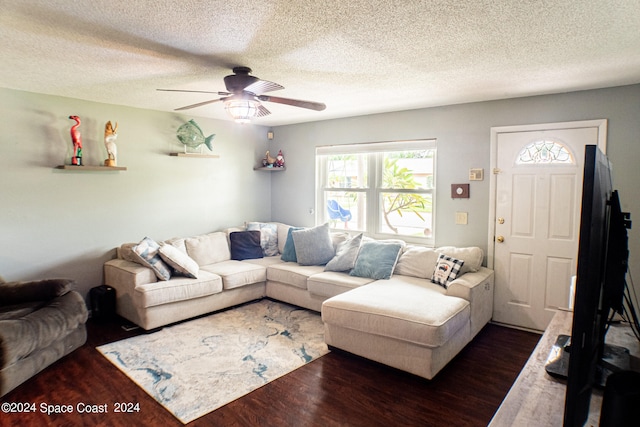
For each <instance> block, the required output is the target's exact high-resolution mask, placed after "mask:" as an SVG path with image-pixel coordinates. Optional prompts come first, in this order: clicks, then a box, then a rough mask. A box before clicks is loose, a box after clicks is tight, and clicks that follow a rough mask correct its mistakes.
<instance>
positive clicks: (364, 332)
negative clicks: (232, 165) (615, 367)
mask: <svg viewBox="0 0 640 427" xmlns="http://www.w3.org/2000/svg"><path fill="white" fill-rule="evenodd" d="M249 226H250V227H249V228H250V229H251V228H252V230H251V231H247V230H246V229H245V228H244V227H242V228H240V227H239V228H233V229H228V230H224V231H219V232H214V233H209V234H205V235H200V236H194V237H187V238H178V239H171V240H169V241H166V242H162V243H160V244H157V243H155V242H153V241H151V240H150V239H146V238H145V240H144V241H143V242H139V243H130V244H124V245H122V246H121V247H119V248H117V257H116V259H112V260H110V261H108V262H106V263H105V266H104V275H105V284H106V285H109V286H111V287H113V288H115V290H116V298H117V303H116V310H117V313H118V314H119V315H121V316H122V317H124V318H126V319H128V320H130V321H131V322H133V323H135V324H137V325H139V326H141V327H142V328H144V329H147V330H149V329H155V328H158V327H161V326H164V325H167V324H170V323H174V322H177V321H181V320H185V319H189V318H191V317H195V316H198V315H202V314H206V313H209V312H212V311H216V310H219V309H223V308H227V307H231V306H234V305H237V304H241V303H244V302H248V301H252V300H256V299H260V298H263V297H269V298H272V299H276V300H279V301H283V302H286V303H290V304H294V305H298V306H301V307H305V308H309V309H311V310H315V311H318V312H321V313H322V319H323V321H324V323H325V341H326V342H327V344H328V345H329V346H331V347H334V348H339V349H343V350H346V351H348V352H351V353H354V354H357V355H360V356H363V357H366V358H369V359H371V360H375V361H378V362H381V363H384V364H387V365H389V366H393V367H395V368H398V369H402V370H405V371H408V372H411V373H414V374H416V375H419V376H422V377H425V378H428V379H431V378H433V376H434V375H435V374H436V373H437V372H438V371H440V370H441V369H442V368H443V367H444V366H445V365H446V364H447V363H448V362H449V361H450V360H451V359H452V358H453V357H454V356H455V355H456V354H457V353H458V352H459V351H460V350H461V349H462V348H463V347H464V346H465V345H466V344H467V343H468V342H469V341H471V339H472V338H473V337H474V336H475V335H476V334H477V333H478V332H479V331H480V330H481V329H482V327H483V326H484V325H485V324H486V323H487V322H488V321H489V320H490V319H491V313H492V311H493V271H492V270H489V269H487V268H485V267H482V261H483V254H482V251H481V250H480V249H479V248H453V247H447V248H437V249H429V248H424V247H419V246H415V245H406V244H404V243H403V242H399V241H397V240H392V241H375V240H372V239H366V238H364V237H362V236H361V235H359V236H349V235H347V234H345V233H331V234H329V230H328V225H326V224H325V225H323V226H319V227H314V228H308V229H301V230H299V229H298V228H292V227H290V226H288V225H285V224H281V223H268V224H266V225H265V224H264V223H259V225H258V226H256V223H253V224H252V223H250V224H249ZM263 227H265V228H263ZM267 228H268V231H266V230H267ZM232 234H233V235H232ZM325 234H326V235H327V236H328V237H325ZM318 236H320V237H321V238H318ZM240 237H242V239H243V240H245V239H244V238H245V237H246V238H250V239H253V240H251V243H250V245H254V246H255V245H256V244H258V245H260V250H262V252H263V253H261V254H259V255H255V248H253V249H251V251H253V253H254V255H250V258H248V259H245V258H244V257H245V256H247V255H246V250H245V249H246V247H244V246H242V247H241V246H240V244H237V243H236V242H238V239H239V238H240ZM303 237H305V239H306V241H305V240H303V239H302V238H303ZM234 239H235V240H234ZM256 239H258V243H256ZM326 239H329V241H328V243H327V241H326ZM267 240H269V241H267ZM310 242H312V243H310ZM243 245H244V243H243ZM305 245H310V246H309V247H308V248H306V250H307V252H306V253H305V252H304V250H305ZM316 245H317V246H316ZM323 245H324V248H323V247H322V246H323ZM327 245H328V246H330V248H331V253H330V254H328V253H327ZM236 248H238V250H236ZM176 249H177V250H176ZM292 250H293V252H292ZM300 251H302V253H300ZM376 251H378V252H376ZM380 251H382V252H384V253H385V254H390V255H389V256H387V255H384V256H385V257H386V258H388V259H387V260H386V261H385V260H383V261H380V260H378V259H377V258H376V257H380V256H383V255H379V254H381V253H382V252H380ZM292 253H297V255H298V257H297V259H296V257H295V255H294V256H293V259H294V260H291V256H292ZM394 253H396V255H394ZM238 254H240V255H238ZM265 254H266V255H268V256H265ZM368 256H372V257H373V258H372V259H366V258H367V257H368ZM394 256H395V258H394ZM145 257H146V259H145ZM318 257H320V258H318ZM331 257H333V258H331ZM234 258H235V259H234ZM372 260H373V262H371V261H372ZM451 260H453V261H451ZM159 261H163V263H162V264H164V265H165V267H167V266H168V271H164V270H163V268H165V267H162V266H159V264H160V263H159ZM336 261H337V263H336ZM361 261H362V262H361ZM367 261H369V264H367V263H366V262H367ZM462 261H464V263H462ZM345 262H346V264H345ZM452 262H453V264H452ZM349 263H351V264H349ZM314 264H317V265H314ZM345 265H348V267H350V268H349V269H348V270H344V271H327V270H335V268H333V267H337V269H338V270H340V269H341V268H345ZM452 266H453V270H455V272H453V273H457V277H455V274H453V275H452V272H451V271H450V267H452ZM460 266H461V268H460ZM330 267H332V268H330ZM381 268H382V269H383V270H384V271H382V273H381V272H380V271H378V270H380V269H381ZM371 269H373V270H374V271H373V272H372V271H370V270H371ZM389 269H390V270H389ZM443 271H444V272H445V273H446V274H445V277H444V278H445V279H446V280H447V281H446V283H445V282H442V280H443V276H442V274H441V273H443ZM363 272H364V273H363ZM380 274H382V275H383V276H380ZM434 274H439V276H434ZM447 274H449V276H448V277H447V276H446V275H447ZM385 275H386V276H385ZM188 276H191V277H188ZM367 276H371V277H367ZM432 276H434V277H435V279H436V281H440V282H441V283H442V284H437V283H433V282H432V280H431V279H432ZM380 277H384V278H380ZM454 277H455V278H454Z"/></svg>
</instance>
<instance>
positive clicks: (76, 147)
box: [69, 116, 82, 166]
mask: <svg viewBox="0 0 640 427" xmlns="http://www.w3.org/2000/svg"><path fill="white" fill-rule="evenodd" d="M69 118H70V119H71V120H75V121H76V124H75V125H73V126H71V142H73V156H72V157H71V164H72V165H74V166H82V136H81V135H80V131H79V130H78V127H79V126H80V117H78V116H69Z"/></svg>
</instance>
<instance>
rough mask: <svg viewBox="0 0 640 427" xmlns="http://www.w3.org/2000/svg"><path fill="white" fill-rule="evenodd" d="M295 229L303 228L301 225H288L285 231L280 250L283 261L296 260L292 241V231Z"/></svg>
mask: <svg viewBox="0 0 640 427" xmlns="http://www.w3.org/2000/svg"><path fill="white" fill-rule="evenodd" d="M296 230H303V228H302V227H289V230H288V231H287V239H286V242H285V244H284V248H283V250H282V257H281V258H282V261H284V262H297V261H298V258H296V245H295V243H294V241H293V235H292V233H293V232H294V231H296Z"/></svg>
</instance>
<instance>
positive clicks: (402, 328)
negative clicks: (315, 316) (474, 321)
mask: <svg viewBox="0 0 640 427" xmlns="http://www.w3.org/2000/svg"><path fill="white" fill-rule="evenodd" d="M445 292H446V291H445V290H444V288H442V287H441V286H438V285H435V284H433V283H431V282H429V281H425V280H424V279H419V278H415V277H407V276H396V277H392V278H391V279H390V280H379V281H376V282H373V283H371V284H368V285H366V286H361V287H359V288H355V289H353V290H351V291H349V292H345V293H343V294H340V295H337V296H335V297H332V298H330V299H328V300H326V301H325V302H324V303H323V304H322V320H323V321H324V322H325V323H328V324H331V325H337V326H341V327H344V328H348V329H354V330H357V331H361V332H365V333H370V334H374V335H381V336H384V337H389V338H394V339H398V340H402V341H408V342H411V343H415V344H419V345H424V346H427V347H439V346H441V345H443V344H444V343H445V342H447V341H448V340H449V339H450V338H451V337H452V336H453V335H454V334H455V333H456V332H457V331H458V330H459V329H460V328H462V327H463V326H465V325H466V324H468V323H469V318H470V307H469V302H468V301H466V300H464V299H462V298H458V297H452V296H448V295H446V294H445Z"/></svg>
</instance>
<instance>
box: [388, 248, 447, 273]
mask: <svg viewBox="0 0 640 427" xmlns="http://www.w3.org/2000/svg"><path fill="white" fill-rule="evenodd" d="M438 255H439V254H438V253H437V252H436V251H435V250H434V249H433V248H425V247H422V246H413V245H409V246H407V247H406V248H405V249H404V252H402V254H401V255H400V259H398V264H396V269H395V274H401V275H403V276H412V277H419V278H421V279H431V276H432V275H433V270H435V268H436V263H437V262H438Z"/></svg>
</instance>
